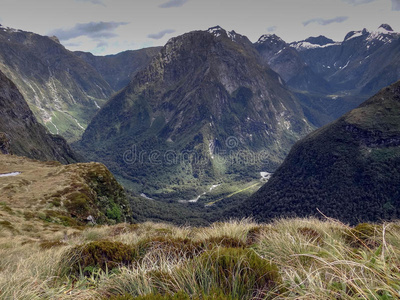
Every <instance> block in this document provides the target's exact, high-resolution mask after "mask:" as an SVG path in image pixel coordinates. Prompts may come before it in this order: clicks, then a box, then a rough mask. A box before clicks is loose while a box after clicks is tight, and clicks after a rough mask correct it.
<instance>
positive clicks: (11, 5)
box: [0, 0, 400, 55]
mask: <svg viewBox="0 0 400 300" xmlns="http://www.w3.org/2000/svg"><path fill="white" fill-rule="evenodd" d="M0 8H1V10H0V24H2V25H3V26H5V27H11V28H15V29H21V30H25V31H31V32H35V33H38V34H41V35H55V36H57V37H58V38H59V40H60V41H61V43H62V44H63V45H64V46H65V47H66V48H67V49H70V50H73V51H76V50H80V51H88V52H92V53H93V54H96V55H107V54H115V53H118V52H121V51H125V50H135V49H141V48H145V47H152V46H163V45H164V44H165V43H166V42H167V41H168V40H169V39H170V38H172V37H175V36H178V35H181V34H184V33H186V32H189V31H193V30H207V29H208V28H209V27H213V26H216V25H219V26H221V27H222V28H224V29H226V30H228V31H230V30H235V31H236V32H237V33H240V34H242V35H245V36H247V37H248V38H249V39H250V40H251V41H252V42H256V41H257V40H258V38H259V37H260V36H261V35H263V34H268V33H269V34H272V33H274V34H276V35H278V36H279V37H281V38H282V39H284V40H285V41H286V42H293V41H299V40H303V39H305V38H307V37H309V36H318V35H325V36H327V37H329V38H331V39H333V40H335V41H342V40H343V38H344V36H345V35H346V33H348V32H349V31H352V30H361V29H363V28H367V29H369V30H375V29H377V28H378V27H379V25H381V24H383V23H387V24H389V25H391V26H392V28H393V29H394V30H395V31H400V0H0Z"/></svg>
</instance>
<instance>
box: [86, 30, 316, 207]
mask: <svg viewBox="0 0 400 300" xmlns="http://www.w3.org/2000/svg"><path fill="white" fill-rule="evenodd" d="M282 83H283V81H282V80H281V78H280V77H279V76H278V75H277V74H276V73H275V72H273V71H272V70H271V69H269V68H268V67H264V66H263V64H262V61H261V57H260V56H259V54H258V53H257V51H255V49H254V47H253V45H252V44H251V42H250V41H249V40H248V39H247V38H246V37H244V36H242V35H239V34H237V33H235V32H233V31H232V32H226V31H225V30H223V29H222V28H220V27H214V28H210V29H209V30H208V31H195V32H190V33H187V34H184V35H182V36H179V37H176V38H173V39H171V40H170V41H169V42H168V43H167V44H166V45H165V47H164V48H163V49H162V50H161V52H160V53H159V54H158V55H157V56H156V57H155V58H154V59H153V60H152V62H151V63H150V65H149V66H148V67H146V68H145V69H144V70H142V71H140V72H138V73H137V74H136V76H135V77H134V79H133V80H132V82H131V83H130V84H129V86H128V87H126V88H125V89H124V90H122V91H121V92H120V93H118V94H117V95H115V96H114V97H113V98H112V99H111V100H110V101H109V102H108V103H107V104H106V105H105V106H104V107H103V108H102V110H101V111H100V112H99V113H98V114H97V115H96V116H95V117H94V119H93V121H92V122H91V123H90V125H89V126H88V128H87V130H86V131H85V133H84V135H83V137H82V141H81V143H80V147H81V150H84V151H85V153H86V155H88V156H90V155H92V158H93V159H99V160H100V161H102V162H104V163H105V164H106V165H107V166H108V167H110V168H111V169H112V170H113V171H114V172H116V173H117V174H118V175H120V176H121V177H123V178H124V179H125V180H126V181H127V182H129V184H131V185H134V186H135V188H136V190H142V191H145V192H146V193H148V192H152V191H153V192H154V191H155V190H157V191H162V192H161V195H159V196H160V197H162V198H174V199H179V198H180V197H191V196H194V195H195V191H196V189H197V188H198V186H199V185H207V184H210V183H211V182H214V180H216V179H217V178H225V177H226V175H227V174H236V175H238V174H242V175H243V176H257V177H258V176H259V175H258V173H257V172H259V171H261V170H273V169H275V168H276V167H277V166H278V165H279V163H280V162H281V161H282V160H283V158H284V157H285V155H286V154H287V152H288V150H289V149H290V147H291V146H292V144H293V143H294V142H295V141H296V140H297V139H299V138H300V137H301V136H303V135H305V134H306V133H307V132H309V131H310V130H311V126H310V125H309V124H308V122H307V121H306V120H305V118H304V116H303V114H302V110H301V108H300V106H299V104H298V102H297V100H296V98H295V97H294V96H293V95H292V94H291V93H290V92H289V91H288V90H287V89H286V88H285V87H284V86H283V85H282ZM182 190H185V191H186V192H185V193H184V194H182V193H181V192H182ZM181 199H182V198H181ZM188 199H190V198H188Z"/></svg>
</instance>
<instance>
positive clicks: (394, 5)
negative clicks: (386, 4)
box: [392, 0, 400, 10]
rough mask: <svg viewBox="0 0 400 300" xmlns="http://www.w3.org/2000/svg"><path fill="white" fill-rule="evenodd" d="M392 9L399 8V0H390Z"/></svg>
mask: <svg viewBox="0 0 400 300" xmlns="http://www.w3.org/2000/svg"><path fill="white" fill-rule="evenodd" d="M392 10H400V0H392Z"/></svg>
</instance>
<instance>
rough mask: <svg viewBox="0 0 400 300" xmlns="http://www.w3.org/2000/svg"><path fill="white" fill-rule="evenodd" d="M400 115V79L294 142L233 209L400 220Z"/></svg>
mask: <svg viewBox="0 0 400 300" xmlns="http://www.w3.org/2000/svg"><path fill="white" fill-rule="evenodd" d="M399 118H400V81H399V82H397V83H395V84H393V85H391V86H389V87H387V88H384V89H382V90H381V91H380V92H379V93H378V94H376V95H375V96H373V97H372V98H370V99H369V100H368V101H366V102H365V103H363V104H362V105H360V106H359V107H358V108H356V109H354V110H352V111H351V112H349V113H348V114H346V115H344V116H343V117H341V118H340V119H338V120H337V121H336V122H334V123H332V124H330V125H327V126H325V127H323V128H321V129H319V130H317V131H315V132H313V133H311V134H310V135H308V136H307V137H306V138H304V139H302V140H301V141H300V142H298V143H297V144H296V145H294V146H293V148H292V150H291V151H290V153H289V155H288V157H287V158H286V159H285V161H284V163H283V164H282V166H281V167H280V168H279V169H278V170H277V171H276V173H275V174H274V175H273V176H272V178H271V179H270V181H269V182H268V183H267V184H265V185H264V186H263V187H262V188H261V189H260V190H259V191H258V192H256V193H255V194H254V195H253V196H252V197H250V198H249V199H248V200H246V201H245V202H244V203H243V204H241V205H240V206H239V207H238V208H237V209H236V210H235V211H234V212H231V214H233V215H246V216H249V215H253V216H254V217H255V218H256V219H257V220H263V221H265V220H270V219H272V218H275V217H281V216H294V215H295V216H300V217H303V216H310V215H313V216H318V215H319V216H320V213H319V211H321V212H322V213H323V214H325V215H327V216H329V217H332V218H337V219H339V220H341V221H344V222H349V223H352V224H355V223H358V222H364V221H380V220H393V219H398V218H399V216H400V203H399V199H400V198H399V190H398V183H399V182H400V158H399V157H400V156H399V154H400V148H399V145H400V119H399ZM318 210H319V211H318Z"/></svg>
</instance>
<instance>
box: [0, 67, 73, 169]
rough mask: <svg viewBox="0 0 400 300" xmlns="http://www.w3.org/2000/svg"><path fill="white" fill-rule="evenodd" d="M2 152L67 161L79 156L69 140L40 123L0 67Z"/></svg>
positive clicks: (0, 142)
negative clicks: (72, 148) (51, 132)
mask: <svg viewBox="0 0 400 300" xmlns="http://www.w3.org/2000/svg"><path fill="white" fill-rule="evenodd" d="M0 150H1V151H0V153H3V154H7V153H13V154H17V155H23V156H27V157H30V158H35V159H39V160H58V161H60V162H62V163H64V164H67V163H73V162H76V161H77V160H78V157H77V156H76V154H75V153H74V152H73V151H72V150H71V148H70V147H69V146H68V144H67V142H66V141H65V140H64V139H63V138H62V137H61V136H59V135H52V134H50V133H49V132H48V130H47V129H46V128H45V127H44V126H43V125H42V124H39V122H38V121H37V119H36V118H35V116H34V115H33V113H32V111H31V110H30V109H29V107H28V104H27V103H26V102H25V99H24V98H23V96H22V95H21V93H20V92H19V91H18V89H17V87H16V86H15V85H14V83H13V82H11V81H10V80H9V79H8V78H7V77H6V76H5V75H4V74H3V73H2V72H1V71H0Z"/></svg>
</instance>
